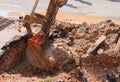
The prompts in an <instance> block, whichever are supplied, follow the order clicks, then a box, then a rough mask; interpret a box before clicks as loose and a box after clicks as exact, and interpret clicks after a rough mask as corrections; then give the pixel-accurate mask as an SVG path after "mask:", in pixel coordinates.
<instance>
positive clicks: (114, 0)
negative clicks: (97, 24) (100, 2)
mask: <svg viewBox="0 0 120 82" xmlns="http://www.w3.org/2000/svg"><path fill="white" fill-rule="evenodd" d="M108 1H112V2H120V0H108Z"/></svg>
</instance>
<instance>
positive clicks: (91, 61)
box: [0, 20, 120, 82]
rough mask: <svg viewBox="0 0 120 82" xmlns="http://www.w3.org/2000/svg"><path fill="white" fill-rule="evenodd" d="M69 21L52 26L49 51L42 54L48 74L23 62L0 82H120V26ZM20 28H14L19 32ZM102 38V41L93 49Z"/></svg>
mask: <svg viewBox="0 0 120 82" xmlns="http://www.w3.org/2000/svg"><path fill="white" fill-rule="evenodd" d="M66 21H67V20H66ZM70 21H72V20H70ZM70 21H69V20H68V22H62V21H56V22H55V24H54V25H53V26H52V29H51V31H50V37H49V40H51V41H52V43H51V45H52V47H50V48H48V50H46V51H45V53H47V54H48V55H47V56H46V57H48V59H49V61H50V65H51V69H50V70H47V71H46V70H43V69H38V68H35V67H33V66H32V65H30V64H29V62H28V61H27V58H25V59H23V60H22V62H21V63H19V64H17V65H16V66H14V67H13V68H11V69H10V70H9V71H7V72H1V75H0V82H120V63H119V62H120V25H119V24H115V23H114V22H112V21H111V20H105V21H102V22H99V23H96V24H89V23H86V22H82V23H79V24H78V23H77V24H75V23H73V22H72V23H69V22H70ZM33 27H40V26H39V25H34V26H33ZM22 28H24V27H22V26H21V28H19V30H18V29H17V26H16V30H18V31H20V29H22ZM101 37H105V39H104V40H103V41H102V42H101V43H100V44H98V45H96V44H97V41H98V43H99V42H100V41H101ZM96 46H97V47H96ZM94 48H95V49H94ZM91 50H93V51H91ZM51 58H52V59H51ZM43 62H45V61H43ZM54 66H55V69H54ZM56 69H57V70H56Z"/></svg>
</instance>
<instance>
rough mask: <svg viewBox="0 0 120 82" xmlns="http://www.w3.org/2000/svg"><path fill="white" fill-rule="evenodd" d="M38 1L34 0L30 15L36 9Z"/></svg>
mask: <svg viewBox="0 0 120 82" xmlns="http://www.w3.org/2000/svg"><path fill="white" fill-rule="evenodd" d="M38 2H39V0H36V1H35V4H34V6H33V9H32V11H31V16H32V15H33V14H34V12H35V9H36V7H37V5H38Z"/></svg>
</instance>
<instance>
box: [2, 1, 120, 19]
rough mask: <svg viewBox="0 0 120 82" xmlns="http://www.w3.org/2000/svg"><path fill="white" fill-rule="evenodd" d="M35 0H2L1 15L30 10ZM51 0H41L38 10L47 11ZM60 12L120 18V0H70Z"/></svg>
mask: <svg viewBox="0 0 120 82" xmlns="http://www.w3.org/2000/svg"><path fill="white" fill-rule="evenodd" d="M34 2H35V0H0V15H3V16H7V13H9V12H30V11H31V9H32V7H33V4H34ZM48 3H49V0H40V3H39V5H38V8H37V11H42V12H45V11H46V9H47V6H48ZM60 12H65V13H70V14H83V15H87V16H100V17H109V18H117V19H120V0H68V2H67V4H66V5H65V6H64V7H63V8H61V9H60Z"/></svg>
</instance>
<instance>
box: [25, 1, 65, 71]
mask: <svg viewBox="0 0 120 82" xmlns="http://www.w3.org/2000/svg"><path fill="white" fill-rule="evenodd" d="M38 1H39V0H36V3H35V5H34V7H33V10H32V12H31V15H26V16H25V18H24V26H25V27H26V29H27V32H28V35H29V36H30V37H31V36H32V37H31V38H30V39H29V40H28V47H27V50H26V56H27V59H28V61H29V63H30V64H32V65H33V66H35V67H38V68H43V69H46V66H45V65H44V62H45V61H46V62H47V60H46V59H45V53H44V51H45V50H44V46H45V44H46V41H47V39H48V36H49V31H50V28H51V25H52V24H53V23H54V21H55V19H56V15H57V12H58V10H59V8H60V7H62V6H63V5H64V4H65V3H66V2H67V0H50V2H49V6H48V9H47V12H46V15H45V16H43V15H41V14H37V13H34V10H35V8H36V5H37V4H38ZM32 23H38V24H42V29H41V31H40V32H38V33H37V34H35V35H34V36H33V33H32V30H31V28H30V25H31V24H32ZM48 62H49V61H48ZM48 67H49V66H48Z"/></svg>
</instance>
